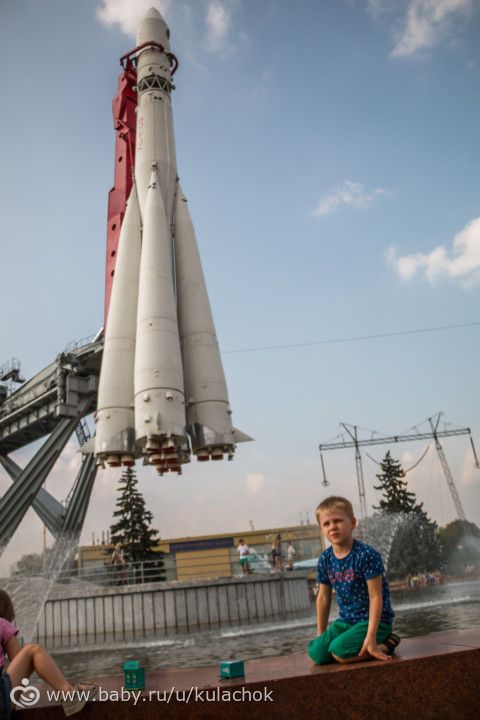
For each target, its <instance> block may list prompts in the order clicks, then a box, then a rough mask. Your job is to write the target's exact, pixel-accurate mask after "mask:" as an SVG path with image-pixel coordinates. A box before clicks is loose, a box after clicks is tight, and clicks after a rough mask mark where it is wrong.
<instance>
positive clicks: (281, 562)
mask: <svg viewBox="0 0 480 720" xmlns="http://www.w3.org/2000/svg"><path fill="white" fill-rule="evenodd" d="M237 552H238V559H239V562H240V567H241V569H242V572H243V574H244V575H250V573H251V572H252V568H251V562H250V560H251V553H250V548H249V547H248V545H247V543H246V542H245V540H244V539H243V538H240V540H239V541H238V545H237ZM296 554H297V553H296V550H295V548H294V547H293V545H292V542H291V541H290V542H289V544H288V548H287V562H286V563H285V559H284V557H283V554H282V536H281V535H280V534H278V535H277V536H276V538H275V540H274V542H273V543H272V547H271V550H270V558H269V560H270V565H271V566H272V569H273V570H275V571H281V570H293V562H294V559H295V555H296Z"/></svg>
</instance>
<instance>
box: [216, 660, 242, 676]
mask: <svg viewBox="0 0 480 720" xmlns="http://www.w3.org/2000/svg"><path fill="white" fill-rule="evenodd" d="M244 676H245V668H244V665H243V660H223V661H222V662H221V663H220V677H221V678H237V677H244Z"/></svg>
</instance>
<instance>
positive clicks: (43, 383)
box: [0, 338, 103, 555]
mask: <svg viewBox="0 0 480 720" xmlns="http://www.w3.org/2000/svg"><path fill="white" fill-rule="evenodd" d="M102 350H103V341H102V339H101V338H100V339H94V340H93V341H92V342H88V343H86V344H85V345H82V346H80V347H77V348H75V349H73V350H72V351H71V352H66V353H61V354H60V355H58V357H57V358H56V360H55V361H54V362H53V363H51V364H50V365H48V366H47V367H46V368H44V369H43V370H42V371H40V372H39V373H37V375H35V376H34V377H33V378H31V379H30V380H29V381H27V382H25V383H24V384H23V385H22V387H20V388H18V389H17V390H15V391H14V392H12V393H11V394H10V395H8V396H7V397H3V398H2V399H0V464H1V465H2V466H3V468H4V470H5V471H6V473H7V474H8V476H9V477H10V479H11V480H12V485H11V487H10V488H9V489H8V490H7V492H6V493H5V494H4V495H3V497H1V498H0V555H1V554H2V553H3V550H4V549H5V548H6V547H7V545H8V543H9V542H10V540H11V539H12V537H13V535H14V533H15V531H16V530H17V528H18V526H19V525H20V523H21V522H22V520H23V518H24V517H25V515H26V513H27V511H28V510H29V508H30V507H33V509H34V510H35V512H36V513H37V515H38V516H39V518H40V519H41V520H42V522H43V523H44V524H45V525H46V527H47V528H48V530H49V531H50V532H51V533H52V535H53V536H54V537H55V538H56V539H59V538H66V537H68V538H69V539H70V541H71V539H72V538H75V537H78V536H79V534H80V532H81V529H82V526H83V521H84V519H85V515H86V511H87V508H88V503H89V500H90V495H91V491H92V488H93V483H94V480H95V475H96V469H97V468H96V465H95V460H94V458H93V455H85V456H83V458H82V462H81V466H80V469H79V471H78V474H77V477H76V479H75V481H74V484H73V487H72V488H71V491H70V493H69V498H68V502H67V504H66V506H65V505H63V504H62V503H61V502H59V501H58V500H57V499H56V498H55V497H53V495H51V494H50V493H48V492H47V491H46V490H44V489H43V488H42V485H43V484H44V482H45V480H46V479H47V477H48V475H49V473H50V472H51V470H52V468H53V466H54V465H55V463H56V461H57V460H58V458H59V457H60V455H61V453H62V452H63V450H64V448H65V446H66V445H67V443H68V441H69V440H70V438H71V437H72V435H73V434H74V433H75V434H76V435H77V437H78V438H79V440H80V442H82V441H86V440H88V436H89V433H88V426H86V424H85V423H84V420H83V418H84V417H85V416H86V415H88V414H90V413H91V412H93V411H94V410H95V408H96V400H97V389H98V376H99V372H100V363H101V356H102ZM45 437H47V439H46V440H45V442H44V443H43V445H42V446H41V447H40V448H39V449H38V450H37V452H36V453H35V454H34V455H33V457H32V458H31V460H30V461H29V462H28V463H27V464H26V466H25V467H23V468H21V467H20V466H19V465H18V464H17V463H16V462H15V461H14V460H13V459H12V458H11V457H10V453H12V452H14V451H15V450H19V449H21V448H23V447H25V446H27V445H29V444H30V443H32V442H34V441H38V440H40V439H43V438H45Z"/></svg>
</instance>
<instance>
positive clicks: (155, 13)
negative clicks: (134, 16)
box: [142, 7, 165, 22]
mask: <svg viewBox="0 0 480 720" xmlns="http://www.w3.org/2000/svg"><path fill="white" fill-rule="evenodd" d="M147 18H160V20H163V17H162V13H161V12H160V10H157V8H156V7H151V8H150V10H147V12H146V13H145V15H144V16H143V18H142V20H146V19H147ZM163 22H165V20H163Z"/></svg>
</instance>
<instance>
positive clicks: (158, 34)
mask: <svg viewBox="0 0 480 720" xmlns="http://www.w3.org/2000/svg"><path fill="white" fill-rule="evenodd" d="M169 37H170V30H169V29H168V25H167V23H166V22H165V20H164V19H163V17H162V14H161V13H160V11H159V10H157V8H155V7H151V8H150V10H147V12H146V13H145V15H144V16H143V18H142V20H141V22H140V25H139V26H138V30H137V45H142V44H143V43H145V42H148V41H151V40H153V41H154V42H158V43H160V44H161V45H164V46H165V45H167V44H168V39H169Z"/></svg>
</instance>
